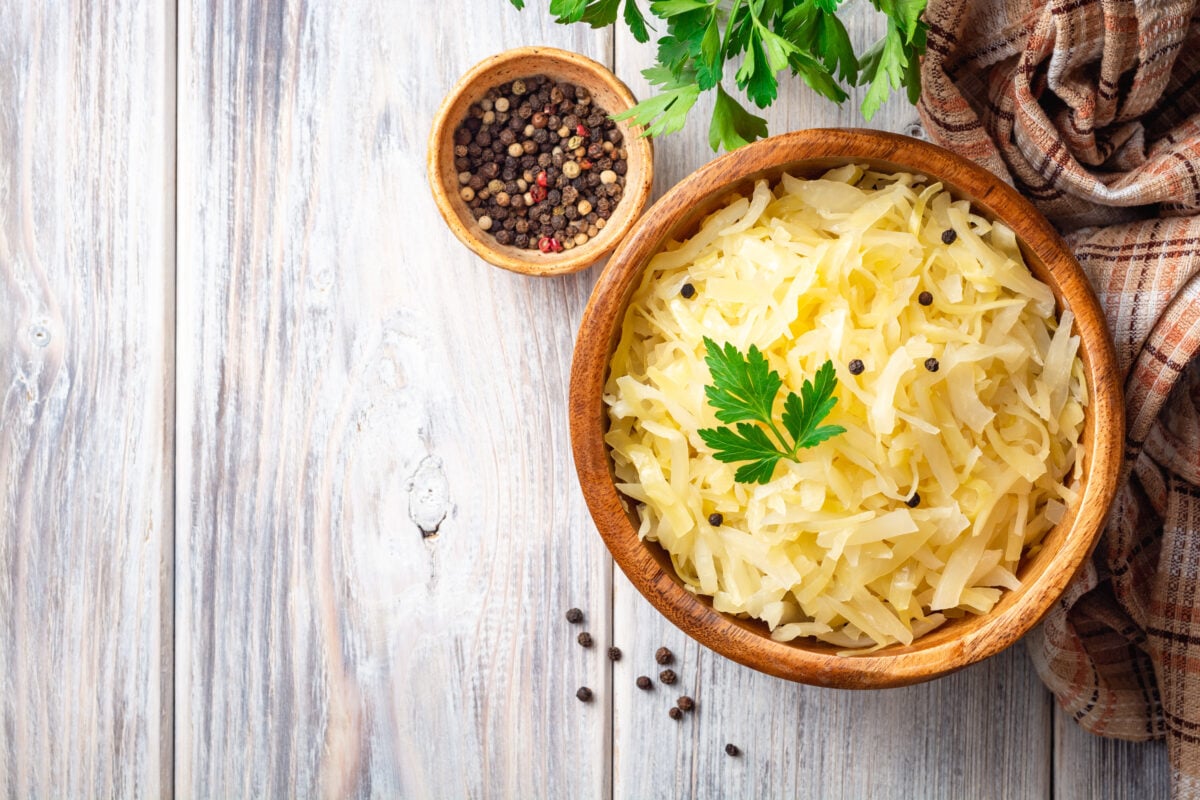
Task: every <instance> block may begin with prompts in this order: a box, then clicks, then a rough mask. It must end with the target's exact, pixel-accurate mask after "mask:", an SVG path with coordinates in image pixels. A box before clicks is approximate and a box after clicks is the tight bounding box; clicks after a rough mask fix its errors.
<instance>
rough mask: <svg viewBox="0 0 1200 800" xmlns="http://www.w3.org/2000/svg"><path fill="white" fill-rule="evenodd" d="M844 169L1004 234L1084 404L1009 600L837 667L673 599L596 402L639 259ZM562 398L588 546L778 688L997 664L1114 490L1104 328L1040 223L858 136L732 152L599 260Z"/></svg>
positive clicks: (1057, 582) (947, 161)
mask: <svg viewBox="0 0 1200 800" xmlns="http://www.w3.org/2000/svg"><path fill="white" fill-rule="evenodd" d="M726 159H728V161H727V162H726V163H725V164H722V163H721V161H725V160H726ZM847 163H857V164H866V165H868V166H870V167H871V168H872V169H876V170H880V171H885V172H900V171H904V172H912V173H917V174H923V175H926V176H928V177H929V178H930V179H931V180H940V181H941V182H942V183H943V184H944V185H945V186H946V187H947V189H949V190H950V191H951V193H952V194H953V195H954V196H955V197H956V198H961V199H966V200H969V201H970V202H971V203H972V206H973V208H974V210H975V211H976V212H977V213H979V214H981V215H983V216H985V217H987V218H989V219H992V220H1000V221H1003V222H1004V223H1005V224H1007V225H1009V227H1011V228H1013V230H1014V232H1015V233H1016V234H1017V237H1018V240H1019V242H1020V247H1021V251H1022V254H1023V255H1024V257H1025V259H1026V263H1027V264H1028V265H1029V267H1030V269H1031V270H1032V271H1033V273H1034V274H1035V275H1036V276H1037V277H1038V278H1039V279H1041V280H1042V281H1043V282H1045V283H1046V284H1048V285H1049V286H1050V288H1051V289H1052V290H1053V292H1054V295H1055V297H1056V299H1057V302H1058V309H1059V313H1061V312H1062V310H1063V309H1064V308H1069V309H1070V310H1071V311H1072V312H1073V313H1074V314H1075V315H1076V318H1077V328H1078V331H1079V334H1080V339H1081V341H1080V353H1081V357H1082V360H1083V363H1084V371H1085V373H1086V375H1087V381H1088V390H1089V395H1090V403H1089V406H1088V408H1087V410H1086V412H1085V423H1084V433H1083V441H1082V445H1081V446H1082V447H1083V448H1084V452H1085V458H1084V462H1083V467H1082V471H1083V474H1082V475H1080V476H1078V477H1079V480H1080V485H1081V489H1082V491H1081V492H1080V496H1079V499H1078V500H1077V501H1076V502H1075V503H1074V504H1072V505H1071V506H1070V507H1069V508H1068V509H1067V512H1066V515H1065V516H1064V518H1063V520H1062V521H1061V522H1060V523H1059V524H1058V525H1056V526H1055V527H1054V528H1053V529H1052V530H1051V531H1050V532H1049V533H1048V534H1047V535H1046V537H1045V539H1044V540H1043V543H1042V546H1041V548H1040V549H1039V550H1038V551H1037V552H1035V553H1032V554H1027V555H1026V557H1025V558H1023V559H1022V562H1021V565H1020V569H1019V572H1018V577H1019V578H1020V580H1021V582H1022V585H1021V587H1020V588H1019V589H1017V590H1011V591H1005V592H1004V594H1003V595H1002V596H1001V599H1000V601H999V602H998V603H997V605H996V607H995V608H994V609H993V610H992V611H991V612H989V613H988V614H986V615H982V616H980V615H974V614H967V615H965V616H963V617H961V618H958V619H953V620H950V621H948V622H947V623H946V624H944V625H943V626H941V627H940V628H938V629H937V630H935V631H932V632H930V633H929V634H926V635H925V636H923V637H921V638H919V639H917V640H916V641H914V642H913V643H912V644H911V645H907V646H905V645H899V644H895V645H890V646H888V647H885V648H882V649H880V650H878V651H875V652H874V653H873V654H871V655H869V656H855V657H850V658H846V657H842V656H838V655H837V652H838V650H840V649H842V648H838V647H836V646H833V645H829V644H825V643H822V642H818V641H817V640H815V639H802V640H797V641H794V642H789V643H779V642H774V641H772V640H771V639H770V637H769V635H768V629H767V627H766V625H765V624H763V623H761V622H758V621H756V620H745V619H739V618H736V617H733V616H730V615H725V614H721V613H719V612H716V611H714V610H713V609H712V605H711V601H710V600H709V599H708V598H707V597H699V596H696V595H693V594H691V593H690V592H689V591H688V590H686V589H685V588H684V587H683V584H682V582H681V581H680V580H679V579H678V577H676V575H675V572H674V569H673V567H672V565H671V561H670V557H669V556H668V554H667V553H666V552H665V551H664V550H663V549H662V548H661V547H660V546H659V545H658V544H656V543H652V542H641V541H640V540H638V538H637V532H636V531H637V518H636V514H635V512H634V511H633V508H632V504H631V503H629V502H628V501H627V500H625V498H623V497H622V496H620V495H619V494H618V493H617V491H616V489H615V487H614V485H613V480H614V479H613V473H612V464H611V459H610V458H609V454H608V450H607V446H606V445H605V444H604V443H603V435H604V433H605V432H606V431H607V428H608V418H607V410H606V408H605V407H604V405H603V402H602V400H601V393H602V388H603V385H604V382H605V381H606V380H607V374H608V360H609V358H610V357H611V353H612V351H613V350H614V349H615V347H616V344H617V342H618V339H619V337H620V333H621V321H622V320H623V319H624V316H625V310H626V308H627V306H628V303H629V299H630V297H631V295H632V294H633V291H634V290H635V288H636V286H637V285H638V279H639V276H640V274H641V271H642V268H643V267H644V266H645V264H646V263H647V261H648V260H649V259H650V257H651V256H653V255H654V254H655V253H656V252H658V251H659V250H660V249H661V248H662V247H663V246H664V245H665V244H666V243H668V242H669V241H671V240H676V241H678V240H682V239H685V238H687V237H689V236H691V235H692V234H694V233H695V232H696V230H697V229H698V227H699V225H700V223H701V222H702V221H703V219H704V218H705V217H706V216H707V215H708V214H710V213H711V212H713V211H714V210H716V209H717V208H719V207H721V206H723V205H724V204H725V203H726V202H728V201H729V200H730V199H731V198H732V196H733V195H735V194H742V195H749V194H750V192H751V191H752V189H753V186H754V183H755V181H757V180H759V179H761V178H766V179H768V180H770V181H771V182H772V184H774V182H776V181H777V180H778V179H779V177H780V176H781V175H782V174H783V173H785V172H787V173H789V174H791V175H794V176H797V177H817V176H819V175H821V174H822V173H824V172H825V171H827V170H829V169H831V168H834V167H838V166H842V165H844V164H847ZM597 362H599V363H597ZM571 394H572V397H571V413H572V439H573V443H574V446H575V454H576V462H577V468H578V469H579V472H580V481H581V484H582V486H583V489H584V493H585V496H586V497H587V500H588V504H589V508H590V509H591V510H592V513H593V517H594V519H595V520H596V523H597V527H598V528H599V530H600V533H601V535H602V536H604V538H605V541H606V543H607V544H608V545H609V548H610V550H612V551H613V555H614V558H615V559H616V560H617V562H618V563H619V564H620V565H621V567H622V569H624V570H625V571H626V573H627V574H628V575H629V577H630V579H631V580H632V582H633V583H634V585H635V586H637V587H638V588H639V590H641V591H642V593H643V594H645V595H646V596H647V598H648V599H650V601H651V602H652V603H653V604H654V605H655V606H656V607H657V608H658V609H659V610H660V611H662V612H663V613H664V614H665V615H666V616H667V617H668V618H670V619H671V620H672V621H673V622H675V624H677V625H679V627H681V628H683V629H684V630H685V632H687V633H689V634H690V635H692V636H693V637H694V638H697V639H699V640H700V641H701V642H702V643H704V644H706V645H708V646H709V647H712V648H713V649H715V650H717V651H718V652H721V653H722V654H724V655H726V656H728V657H730V658H733V659H734V660H737V661H740V662H742V663H746V664H748V665H750V666H753V667H755V668H757V669H760V670H762V671H765V672H769V673H772V674H776V675H780V676H782V677H787V678H791V679H794V680H801V681H804V682H809V683H817V684H823V685H831V686H842V687H869V686H886V685H899V684H904V683H912V682H915V681H918V680H923V679H928V678H932V677H935V676H937V675H940V674H944V673H945V672H949V671H951V670H953V669H957V668H960V667H962V666H965V665H966V664H969V663H972V662H974V661H977V660H979V659H981V658H984V657H986V656H988V655H991V654H993V653H995V652H998V651H999V650H1001V649H1003V648H1004V647H1007V646H1008V645H1009V644H1011V643H1012V642H1014V641H1016V639H1018V638H1019V637H1020V636H1021V635H1023V634H1024V633H1025V632H1026V631H1027V630H1029V628H1031V627H1032V626H1033V625H1034V624H1036V622H1037V621H1038V620H1039V619H1040V618H1041V616H1042V615H1043V614H1044V613H1045V612H1046V611H1047V610H1048V609H1049V607H1050V605H1051V604H1052V603H1053V602H1054V600H1055V599H1056V598H1057V597H1058V595H1059V594H1061V591H1062V589H1063V588H1064V587H1065V585H1066V583H1067V582H1068V581H1069V579H1070V578H1071V577H1073V575H1074V574H1075V572H1076V571H1077V569H1078V568H1079V566H1080V565H1081V563H1082V561H1083V560H1084V559H1085V558H1086V557H1087V555H1088V554H1089V553H1090V551H1091V548H1092V547H1093V546H1094V543H1095V541H1096V538H1097V536H1098V534H1099V531H1100V527H1101V525H1102V522H1103V519H1104V515H1105V513H1106V510H1107V507H1108V505H1109V503H1110V501H1111V498H1112V495H1113V493H1114V491H1115V485H1116V477H1117V470H1118V468H1119V458H1120V456H1119V453H1120V442H1121V438H1122V435H1123V434H1122V420H1123V414H1122V413H1121V399H1120V394H1119V382H1118V381H1117V375H1116V371H1115V361H1114V358H1113V349H1112V344H1111V341H1110V340H1109V339H1108V332H1107V326H1106V324H1105V322H1104V318H1103V315H1102V313H1101V311H1100V308H1099V304H1098V303H1097V301H1096V298H1095V296H1094V294H1093V293H1092V291H1091V289H1090V287H1089V285H1088V283H1087V281H1086V278H1085V276H1084V275H1083V272H1082V270H1081V269H1080V267H1079V266H1078V264H1077V263H1076V262H1075V260H1074V258H1073V257H1072V256H1071V254H1070V253H1069V251H1068V250H1067V249H1066V246H1065V245H1064V244H1063V242H1062V241H1061V239H1059V237H1058V236H1057V234H1056V233H1055V232H1054V230H1053V229H1052V228H1051V227H1050V225H1049V223H1048V222H1046V221H1045V219H1044V218H1043V217H1041V215H1040V214H1039V213H1038V212H1037V211H1036V210H1034V209H1033V208H1032V206H1030V205H1029V204H1028V203H1027V202H1026V201H1024V200H1023V199H1022V198H1020V196H1019V195H1017V194H1016V193H1015V192H1014V191H1013V190H1012V189H1011V188H1010V187H1008V186H1006V185H1004V184H1002V183H1001V182H1000V181H999V180H998V179H996V178H995V177H993V176H991V175H990V174H989V173H986V172H984V171H983V170H982V169H980V168H978V167H976V166H974V165H972V164H969V163H968V162H965V161H963V160H962V159H959V158H958V157H957V156H954V155H953V154H950V153H948V152H947V151H944V150H941V149H940V148H936V147H934V146H932V145H928V144H926V143H923V142H919V141H916V140H912V139H907V138H905V137H899V136H893V135H890V134H882V133H874V132H866V131H802V132H797V133H794V134H787V135H785V136H781V137H776V138H775V139H770V140H767V141H765V142H761V143H759V144H757V145H752V146H751V147H749V148H743V149H742V150H739V151H736V152H735V153H733V154H731V155H730V156H726V157H725V159H720V160H718V161H717V162H713V164H710V165H709V166H708V167H705V168H703V169H702V170H700V171H699V172H697V173H695V174H694V175H693V176H691V177H690V178H688V179H686V180H685V181H684V182H683V183H681V184H680V185H679V186H678V187H676V188H675V189H674V190H672V192H671V193H669V194H668V195H667V196H666V197H664V198H663V199H662V200H660V201H659V203H657V204H656V205H655V206H654V207H652V208H651V210H650V211H649V212H648V214H647V215H646V217H645V218H644V220H643V223H642V224H639V225H638V226H637V227H636V228H635V230H634V231H633V232H631V234H630V237H629V238H628V240H627V241H626V242H625V243H624V244H623V245H622V247H621V249H620V250H618V252H617V253H616V255H615V256H614V257H613V258H612V259H611V260H610V262H609V265H608V267H607V268H606V270H605V273H604V275H603V276H602V277H601V280H600V283H599V284H598V285H597V288H596V291H595V293H594V294H593V297H592V301H591V303H590V304H589V307H588V311H587V314H586V315H585V319H584V322H583V325H582V326H581V329H580V336H579V344H578V345H577V351H576V361H575V365H574V370H573V376H572V386H571ZM601 459H602V461H601Z"/></svg>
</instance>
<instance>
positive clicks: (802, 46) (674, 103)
mask: <svg viewBox="0 0 1200 800" xmlns="http://www.w3.org/2000/svg"><path fill="white" fill-rule="evenodd" d="M509 1H510V2H511V3H512V4H513V5H514V6H516V7H517V8H523V7H524V6H525V0H509ZM642 1H643V2H644V0H642ZM845 1H846V0H652V2H650V4H649V10H650V14H651V16H652V17H654V18H656V19H657V20H659V23H660V25H663V26H664V27H665V33H663V35H661V36H659V38H658V63H657V64H656V65H655V66H653V67H651V68H649V69H647V70H644V71H643V73H642V74H643V75H645V76H646V79H647V80H648V81H650V83H651V85H653V86H655V87H656V88H657V90H658V94H656V95H655V96H653V97H650V98H648V99H646V100H643V101H642V102H641V103H638V104H637V105H636V106H634V107H633V108H631V109H630V110H629V111H626V112H625V113H623V114H619V115H617V118H618V119H630V120H632V121H633V122H634V124H637V125H641V126H644V133H645V134H646V135H650V136H661V135H663V134H667V133H674V132H675V131H678V130H679V129H681V128H682V127H683V125H684V122H685V121H686V120H687V116H688V112H690V111H691V110H692V107H693V106H695V105H696V101H697V100H698V99H699V97H700V94H701V93H702V92H707V91H715V92H716V100H715V103H714V105H713V114H712V120H711V122H710V124H709V128H708V142H709V145H711V147H712V149H713V150H714V151H715V150H717V149H719V148H720V147H722V146H724V147H725V149H726V150H733V149H734V148H737V147H741V146H742V145H744V144H746V143H748V142H752V141H754V140H755V139H759V138H762V137H764V136H766V135H767V122H766V120H765V119H763V118H762V117H759V116H756V115H755V114H753V113H751V112H749V111H747V110H746V108H745V107H744V106H742V104H741V103H739V102H738V101H737V100H736V99H735V98H734V97H733V95H732V94H731V93H730V92H729V91H727V90H726V87H725V83H724V81H725V80H726V79H727V78H728V77H729V75H728V73H729V72H731V71H732V72H733V75H732V79H733V82H734V84H736V85H737V88H738V89H741V90H742V91H743V92H744V93H745V95H746V97H748V98H749V99H750V101H751V102H752V103H754V105H756V106H757V107H759V108H767V107H768V106H770V105H771V103H773V102H774V101H775V98H776V97H777V96H778V94H779V73H780V72H782V71H784V70H785V69H786V70H788V71H790V72H791V74H792V75H796V76H798V77H799V78H800V79H801V80H803V81H804V82H805V83H807V84H808V85H809V86H810V87H812V88H813V90H814V91H816V92H817V93H819V94H821V95H823V96H824V97H827V98H829V99H830V100H832V101H834V102H835V103H842V102H843V101H845V100H846V98H847V96H848V95H847V92H846V87H848V86H866V87H867V91H866V93H865V95H864V96H863V101H862V113H863V116H864V117H865V118H866V119H868V120H869V119H871V117H872V116H874V114H875V112H876V111H878V110H879V107H880V106H881V105H883V102H884V101H885V100H887V98H888V96H889V95H890V94H891V92H892V91H893V90H897V89H900V88H905V89H907V92H908V98H909V101H910V102H914V103H915V102H916V100H917V97H918V96H919V95H920V92H921V78H920V73H919V69H918V67H919V64H918V59H919V57H920V55H921V54H922V53H923V52H924V51H925V23H923V22H921V12H922V11H924V10H925V3H926V0H870V2H871V5H873V6H874V7H875V8H876V9H877V10H878V11H879V12H881V13H882V14H883V15H884V16H885V17H886V18H887V32H886V33H885V34H884V36H883V38H881V39H880V40H879V41H877V42H875V44H874V45H872V46H871V47H870V48H868V49H867V51H866V52H865V53H863V54H862V55H861V56H859V55H857V54H856V53H855V52H854V46H853V45H852V44H851V42H850V36H849V34H848V33H847V32H846V28H845V26H844V25H843V24H842V21H841V20H840V19H838V16H837V9H838V7H839V6H840V5H841V4H842V3H844V2H845ZM638 2H639V0H550V13H551V14H553V15H554V17H555V19H556V21H557V22H560V23H563V24H569V23H574V22H584V23H587V24H588V25H591V26H592V27H593V28H601V27H604V26H606V25H611V24H613V23H615V22H616V20H617V15H618V14H620V15H621V16H622V18H623V19H624V21H625V24H626V25H627V26H628V27H629V30H630V31H631V32H632V33H633V37H634V39H636V40H637V41H639V42H647V41H649V40H650V30H651V29H652V27H653V26H652V25H651V24H650V23H649V22H648V21H647V19H646V16H645V14H644V13H643V12H642V10H641V7H640V6H639V4H638ZM739 58H740V59H741V64H740V65H738V66H737V67H736V70H735V69H734V65H735V64H736V62H737V61H738V59H739Z"/></svg>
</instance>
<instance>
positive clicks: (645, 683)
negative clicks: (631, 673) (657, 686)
mask: <svg viewBox="0 0 1200 800" xmlns="http://www.w3.org/2000/svg"><path fill="white" fill-rule="evenodd" d="M637 687H638V688H639V689H642V690H647V691H648V690H650V689H653V688H654V681H652V680H650V679H649V678H647V677H646V676H645V675H639V676H638V679H637Z"/></svg>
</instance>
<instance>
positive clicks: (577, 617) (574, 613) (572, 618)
mask: <svg viewBox="0 0 1200 800" xmlns="http://www.w3.org/2000/svg"><path fill="white" fill-rule="evenodd" d="M567 622H569V623H571V624H572V625H575V624H576V623H579V622H583V612H582V611H580V610H579V609H578V608H572V609H568V610H567Z"/></svg>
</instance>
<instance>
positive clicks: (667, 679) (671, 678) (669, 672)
mask: <svg viewBox="0 0 1200 800" xmlns="http://www.w3.org/2000/svg"><path fill="white" fill-rule="evenodd" d="M658 679H659V680H660V681H662V682H663V683H665V684H666V685H667V686H670V685H671V684H673V683H674V682H675V679H676V675H675V670H673V669H664V670H663V671H662V672H660V673H658Z"/></svg>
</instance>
